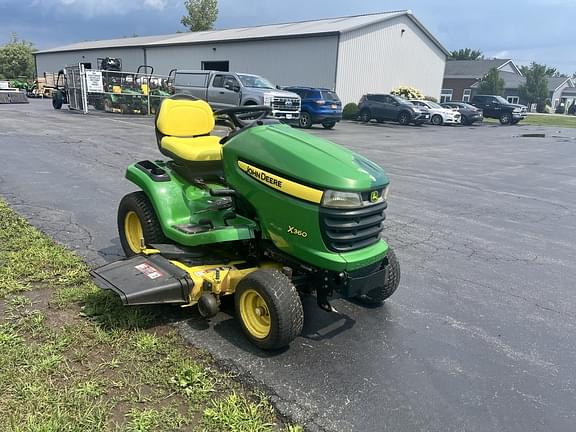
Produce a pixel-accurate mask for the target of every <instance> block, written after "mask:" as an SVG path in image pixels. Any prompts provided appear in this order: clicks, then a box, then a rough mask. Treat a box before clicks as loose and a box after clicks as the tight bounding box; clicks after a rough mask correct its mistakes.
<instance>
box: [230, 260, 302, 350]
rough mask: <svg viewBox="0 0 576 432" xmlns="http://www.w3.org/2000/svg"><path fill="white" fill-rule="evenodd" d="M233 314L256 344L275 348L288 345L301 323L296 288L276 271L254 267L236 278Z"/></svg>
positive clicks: (271, 348) (270, 348)
mask: <svg viewBox="0 0 576 432" xmlns="http://www.w3.org/2000/svg"><path fill="white" fill-rule="evenodd" d="M234 301H235V308H236V317H237V318H239V319H240V323H241V325H242V329H243V330H244V333H245V334H246V337H247V338H248V339H249V340H250V341H251V342H252V343H253V344H254V345H256V346H257V347H259V348H261V349H264V350H275V349H279V348H283V347H285V346H287V345H288V344H290V342H292V341H293V340H294V339H295V338H296V337H297V336H298V335H299V334H300V333H301V332H302V326H303V325H304V310H303V308H302V303H301V302H300V297H299V296H298V292H297V291H296V288H295V287H294V285H293V284H292V282H291V281H290V279H288V278H287V277H286V275H284V274H283V273H281V272H280V271H278V270H256V271H255V272H253V273H250V274H249V275H248V276H246V277H245V278H244V279H242V280H241V281H240V283H239V284H238V286H237V287H236V292H235V294H234Z"/></svg>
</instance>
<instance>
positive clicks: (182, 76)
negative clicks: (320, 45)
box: [174, 70, 300, 120]
mask: <svg viewBox="0 0 576 432" xmlns="http://www.w3.org/2000/svg"><path fill="white" fill-rule="evenodd" d="M174 89H175V92H176V93H178V94H188V95H191V96H195V97H197V98H200V99H203V100H205V101H206V102H208V103H209V104H210V105H211V106H212V108H213V109H215V110H218V109H224V108H230V107H235V106H247V105H266V106H269V107H271V108H272V112H271V113H270V116H271V117H274V118H277V119H282V120H297V119H298V118H299V117H300V96H298V95H297V94H296V93H291V92H288V91H284V90H279V89H278V88H277V87H276V86H274V84H272V83H271V82H270V81H268V80H267V79H266V78H262V77H261V76H258V75H252V74H246V73H233V72H217V71H193V70H176V71H174Z"/></svg>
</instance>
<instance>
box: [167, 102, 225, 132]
mask: <svg viewBox="0 0 576 432" xmlns="http://www.w3.org/2000/svg"><path fill="white" fill-rule="evenodd" d="M214 124H215V122H214V113H213V112H212V108H210V105H208V103H206V102H204V101H203V100H190V99H173V98H167V99H164V100H163V101H162V103H161V104H160V109H159V111H158V115H157V116H156V128H157V130H158V132H160V134H162V135H164V136H174V137H194V136H200V135H207V134H209V133H210V132H212V129H214Z"/></svg>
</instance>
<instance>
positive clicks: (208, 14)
mask: <svg viewBox="0 0 576 432" xmlns="http://www.w3.org/2000/svg"><path fill="white" fill-rule="evenodd" d="M184 6H185V7H186V11H187V12H188V13H187V15H184V16H183V17H182V19H181V20H180V22H181V23H182V24H183V25H184V26H186V27H187V28H188V29H189V30H190V31H193V32H197V31H206V30H212V29H213V28H214V22H215V21H216V19H217V18H218V0H186V1H185V2H184Z"/></svg>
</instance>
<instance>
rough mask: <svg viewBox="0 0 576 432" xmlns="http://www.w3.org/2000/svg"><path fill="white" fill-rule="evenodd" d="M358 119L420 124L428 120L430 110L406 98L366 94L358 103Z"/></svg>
mask: <svg viewBox="0 0 576 432" xmlns="http://www.w3.org/2000/svg"><path fill="white" fill-rule="evenodd" d="M358 112H359V116H360V120H361V121H363V122H369V121H370V120H372V119H376V121H378V122H380V123H381V122H383V121H384V120H392V121H396V122H398V123H399V124H401V125H404V126H405V125H408V124H410V123H414V124H416V125H421V124H423V123H426V122H427V121H428V120H430V112H429V111H428V109H425V108H424V107H417V106H416V105H414V104H412V103H410V102H409V101H407V100H406V99H402V98H401V97H398V96H393V95H389V94H367V95H364V96H362V98H361V99H360V103H359V104H358Z"/></svg>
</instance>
